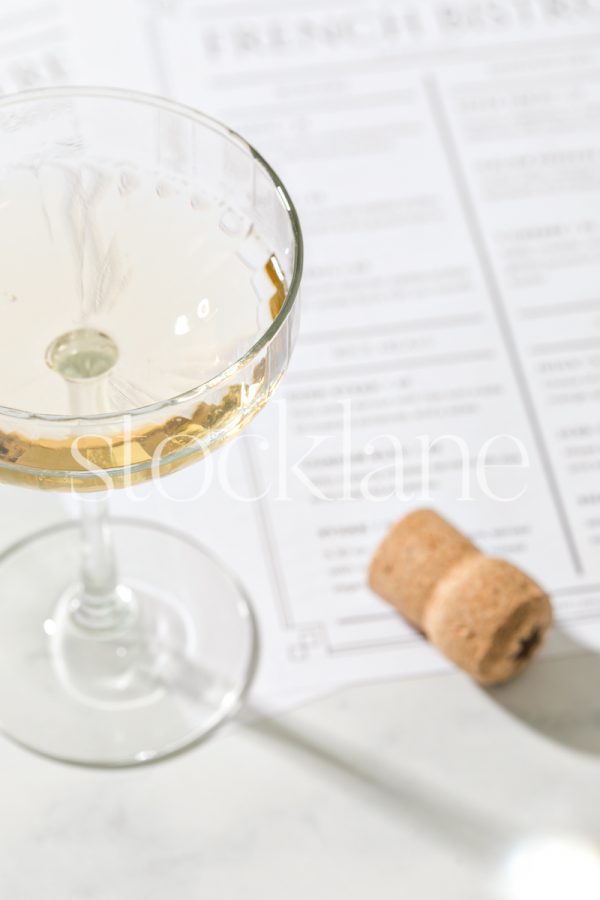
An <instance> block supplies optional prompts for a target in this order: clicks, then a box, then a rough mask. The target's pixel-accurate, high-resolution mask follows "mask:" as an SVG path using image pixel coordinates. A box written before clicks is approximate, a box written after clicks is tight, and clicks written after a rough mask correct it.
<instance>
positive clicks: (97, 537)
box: [73, 495, 130, 630]
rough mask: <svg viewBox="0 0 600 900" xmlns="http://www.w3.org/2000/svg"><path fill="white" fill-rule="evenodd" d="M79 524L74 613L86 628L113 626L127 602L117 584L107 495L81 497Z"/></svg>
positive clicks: (119, 621) (125, 596) (122, 612)
mask: <svg viewBox="0 0 600 900" xmlns="http://www.w3.org/2000/svg"><path fill="white" fill-rule="evenodd" d="M80 524H81V543H82V560H81V589H80V592H79V594H78V595H77V597H76V602H75V604H74V607H73V616H74V618H75V620H76V621H77V622H78V624H80V625H83V626H85V627H88V628H94V629H102V630H104V629H107V628H109V629H112V628H114V627H115V626H118V625H119V624H121V622H122V620H123V617H124V615H126V614H127V612H128V607H129V605H130V603H129V598H128V595H127V591H126V589H125V588H123V587H122V586H120V585H119V580H118V575H117V563H116V559H115V551H114V547H113V540H112V534H111V529H110V521H109V515H108V498H107V495H96V496H94V497H82V498H81V499H80Z"/></svg>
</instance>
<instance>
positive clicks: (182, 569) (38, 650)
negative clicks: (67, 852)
mask: <svg viewBox="0 0 600 900" xmlns="http://www.w3.org/2000/svg"><path fill="white" fill-rule="evenodd" d="M111 531H112V535H113V540H114V566H115V568H114V572H116V571H118V572H119V581H118V584H116V586H115V587H114V588H113V589H112V591H110V592H109V593H108V594H107V593H102V594H100V595H95V594H94V593H93V592H91V591H90V590H89V583H88V584H87V585H86V583H85V569H84V572H83V573H82V566H81V554H82V551H84V549H85V541H86V535H85V531H84V529H82V528H81V527H80V525H79V524H78V523H76V522H68V523H65V524H63V525H59V526H56V527H53V528H49V529H46V530H45V531H41V532H39V533H37V534H35V535H33V536H31V537H30V538H28V539H26V540H24V541H22V542H20V543H19V544H16V545H15V546H13V547H12V548H10V549H9V550H8V551H6V552H5V553H4V554H3V555H2V556H1V557H0V584H1V585H2V588H3V591H2V594H1V595H0V616H1V618H2V622H3V627H2V629H0V726H1V727H2V729H3V730H4V731H5V732H6V733H7V734H8V735H9V736H10V737H12V738H14V739H15V740H17V741H18V742H20V743H21V744H24V745H25V746H27V747H29V748H31V749H33V750H36V751H38V752H39V753H42V754H44V755H47V756H51V757H53V758H56V759H60V760H63V761H67V762H73V763H80V764H86V765H96V766H124V765H135V764H139V763H143V762H148V761H150V760H154V759H158V758H161V757H163V756H165V755H168V754H171V753H174V752H176V751H179V750H181V749H183V748H184V747H187V746H189V745H190V744H193V743H195V742H197V741H199V740H201V739H202V738H204V737H205V736H206V735H208V734H210V733H211V732H212V731H214V729H215V728H216V727H218V725H219V724H220V723H221V722H223V721H224V720H225V719H226V718H227V717H229V716H231V715H232V714H233V713H234V712H235V711H236V710H237V709H238V708H239V706H240V703H241V702H242V698H243V696H244V694H245V692H246V690H247V688H248V685H249V684H250V681H251V678H252V674H253V671H254V667H255V662H256V648H257V642H256V633H255V625H254V617H253V614H252V609H251V605H250V602H249V600H248V598H247V596H246V594H245V592H244V591H243V589H242V588H241V587H240V586H239V585H238V583H237V581H236V580H235V578H234V577H233V576H232V575H231V574H230V573H229V572H228V571H227V569H225V568H224V567H223V566H222V565H221V564H220V563H218V562H217V561H216V560H215V559H214V558H213V557H212V556H211V554H210V553H208V552H207V551H206V550H204V549H203V548H202V547H200V546H199V545H198V544H196V543H195V542H194V541H192V540H190V539H189V538H187V537H186V536H184V535H180V534H178V533H176V532H173V531H171V530H169V529H166V528H164V527H162V526H158V525H154V524H151V523H145V522H136V521H134V520H127V519H116V520H114V521H113V522H112V523H111Z"/></svg>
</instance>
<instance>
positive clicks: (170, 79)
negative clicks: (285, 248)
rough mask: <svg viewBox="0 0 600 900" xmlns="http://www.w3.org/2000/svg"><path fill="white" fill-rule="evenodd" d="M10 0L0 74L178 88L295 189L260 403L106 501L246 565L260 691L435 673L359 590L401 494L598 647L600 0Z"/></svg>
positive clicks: (28, 80)
mask: <svg viewBox="0 0 600 900" xmlns="http://www.w3.org/2000/svg"><path fill="white" fill-rule="evenodd" d="M92 7H93V8H92ZM15 9H17V8H16V7H15ZM18 10H19V12H15V13H14V14H13V16H12V18H11V17H9V16H7V23H6V27H5V28H4V31H3V34H4V40H5V42H6V43H7V46H10V47H12V48H13V49H12V50H11V51H10V52H11V53H14V56H12V57H10V59H8V57H5V58H4V62H3V63H2V66H1V68H0V84H1V85H2V87H3V88H4V90H15V89H18V88H20V87H23V86H29V85H30V84H34V83H35V84H37V83H53V82H57V81H80V82H87V83H91V82H99V83H110V84H117V85H120V86H123V87H136V88H144V89H146V90H151V91H153V92H154V93H159V94H162V95H166V96H170V97H172V98H174V99H177V100H179V101H182V102H184V103H188V104H190V105H193V106H195V107H197V108H200V109H202V110H204V111H206V112H207V113H210V114H211V115H214V116H216V117H217V118H219V119H221V120H223V121H225V122H227V123H228V124H230V125H231V126H232V127H234V128H235V129H236V130H238V131H239V132H240V133H241V134H243V135H244V136H245V137H247V138H248V139H249V140H250V141H251V142H252V143H254V144H255V146H256V147H257V148H258V149H259V150H260V151H261V153H262V154H263V155H264V156H265V157H266V158H267V159H268V160H269V161H270V162H271V163H272V165H273V166H274V168H275V169H276V171H277V172H278V174H279V175H280V176H281V178H282V179H283V181H284V183H285V184H286V186H287V188H288V189H289V191H290V193H291V195H292V197H293V199H294V201H295V203H296V205H297V207H298V211H299V214H300V219H301V222H302V226H303V230H304V236H305V245H306V246H305V251H306V265H305V274H304V279H303V286H302V310H303V311H302V327H301V331H300V336H299V340H298V344H297V347H296V350H295V353H294V356H293V362H292V364H291V367H290V370H289V373H288V375H287V376H286V379H285V381H284V383H283V384H282V386H281V388H280V389H279V391H278V393H277V394H276V395H275V398H274V399H273V401H272V403H271V404H270V405H269V406H268V407H267V408H266V409H265V410H264V411H263V412H262V413H261V414H260V415H259V416H258V418H257V419H256V420H255V423H254V424H253V425H252V426H251V428H250V429H249V430H248V431H247V432H246V433H244V434H242V435H240V437H239V438H238V439H237V440H236V441H234V442H232V443H231V444H230V445H229V446H228V447H225V448H223V449H222V450H221V451H220V452H219V453H218V454H216V455H215V457H214V460H213V461H211V463H210V464H207V465H204V464H201V465H197V466H195V467H192V468H191V469H189V470H187V471H185V472H183V473H180V474H178V475H176V476H173V477H172V478H170V479H166V480H165V481H164V483H162V484H160V485H156V486H154V487H153V488H152V489H150V488H149V487H148V486H147V485H146V486H144V488H143V490H142V488H140V493H139V496H131V495H130V496H126V495H121V496H116V497H115V510H116V511H117V512H118V511H122V510H126V511H127V512H131V510H132V507H135V509H134V513H136V514H139V515H144V516H150V517H156V518H160V519H163V520H164V519H167V520H171V521H172V522H173V523H175V524H177V525H178V527H180V528H184V529H185V530H187V531H188V532H189V533H190V534H194V535H195V536H197V537H198V538H199V539H200V540H202V541H203V542H205V543H207V544H209V545H210V546H211V548H213V549H214V550H215V552H217V553H218V554H219V555H221V556H222V557H223V558H225V559H226V560H227V561H228V563H229V564H230V565H231V566H233V567H234V568H235V569H236V570H237V571H238V572H239V574H240V577H241V578H242V580H243V581H244V583H245V584H246V586H247V588H248V590H249V592H250V594H251V596H252V597H253V600H254V603H255V606H256V610H257V615H258V619H259V623H260V629H261V640H262V653H261V663H260V667H259V672H258V676H257V680H256V685H255V694H254V700H255V703H257V704H259V705H262V706H263V707H265V708H279V707H285V706H286V705H289V704H291V703H293V702H296V701H298V700H300V699H303V698H308V697H310V696H314V695H316V694H319V693H322V692H324V691H328V690H331V689H334V688H335V687H337V686H340V685H343V684H347V683H350V682H353V681H359V680H364V679H370V678H386V677H398V676H412V675H416V674H423V673H429V672H433V671H441V670H443V669H445V668H447V665H448V664H447V663H446V662H445V661H444V660H442V659H441V658H440V657H439V655H438V654H437V652H436V651H435V650H434V649H433V648H431V647H430V646H428V644H427V643H426V642H425V641H424V639H423V638H422V637H421V636H420V635H418V634H416V633H415V632H414V631H413V630H412V629H411V628H409V626H408V625H406V624H405V623H404V622H403V621H402V620H401V619H400V618H399V617H398V616H397V615H396V614H395V613H394V612H393V610H391V609H390V608H389V607H387V606H386V605H385V604H383V603H382V602H381V601H379V600H378V599H377V598H376V597H375V596H373V595H372V594H371V593H370V591H369V589H368V587H367V585H366V571H367V566H368V562H369V558H370V555H371V554H372V552H373V549H374V547H375V546H376V544H377V542H378V541H379V540H380V538H381V537H382V535H383V533H384V531H385V529H386V528H387V527H388V526H389V525H390V524H391V523H392V522H393V521H394V520H395V519H397V518H399V517H400V516H401V515H403V514H405V513H406V512H407V511H409V510H410V509H413V508H415V507H417V506H431V507H434V508H436V509H437V510H439V511H440V512H441V513H442V514H444V515H446V516H447V517H448V518H450V519H451V520H452V521H453V522H455V523H456V524H457V525H458V526H459V527H460V528H461V529H463V530H465V531H466V532H467V533H468V534H469V535H470V536H471V537H472V538H473V539H474V540H475V541H477V542H478V543H479V545H480V546H481V547H482V549H484V550H485V551H486V552H489V553H491V554H497V555H502V556H505V557H507V558H509V559H511V560H512V561H513V562H515V563H516V564H517V565H520V566H522V567H524V568H525V569H526V570H527V571H529V572H530V573H531V574H532V575H533V576H534V577H536V578H537V579H539V580H540V581H541V582H542V583H543V584H544V585H546V586H547V588H548V589H549V590H550V592H551V593H552V597H553V602H554V605H555V610H556V617H557V634H560V633H561V632H566V633H568V634H569V635H570V637H571V640H575V641H579V642H583V643H588V642H598V641H599V640H600V53H599V51H600V2H594V0H585V2H582V0H454V2H437V0H405V2H399V0H397V2H393V3H392V2H366V0H341V2H334V0H331V2H324V0H302V2H301V3H300V2H298V0H287V2H285V3H282V2H275V0H248V2H240V0H219V2H217V0H204V2H197V0H127V2H120V3H118V4H117V3H115V2H112V0H111V2H107V3H103V4H93V5H92V4H75V3H73V2H63V3H58V4H54V5H51V4H50V5H44V6H43V7H41V6H39V5H38V6H37V7H33V6H32V7H31V11H29V12H28V11H27V10H28V8H27V4H21V5H19V7H18ZM17 20H18V29H19V30H18V34H17V32H15V34H14V36H12V35H13V32H12V30H11V29H12V28H13V27H15V28H16V27H17ZM34 24H35V27H34ZM27 29H28V30H27ZM9 42H10V43H9ZM199 589H200V590H201V586H199ZM554 643H555V645H556V647H558V645H559V643H560V642H559V641H557V639H556V636H555V639H554ZM550 649H551V650H552V647H551V648H550Z"/></svg>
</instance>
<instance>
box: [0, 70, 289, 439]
mask: <svg viewBox="0 0 600 900" xmlns="http://www.w3.org/2000/svg"><path fill="white" fill-rule="evenodd" d="M61 98H65V99H68V98H91V99H93V98H96V99H103V100H111V99H113V100H120V101H123V102H131V103H137V104H139V105H144V106H150V107H154V108H155V109H163V110H165V111H166V112H170V113H173V114H175V115H177V116H180V117H182V118H184V119H188V120H189V121H193V122H196V123H197V124H200V125H202V126H204V127H205V128H208V129H210V130H212V131H215V132H217V133H218V134H221V135H222V136H223V137H226V138H228V139H229V140H230V141H231V142H232V143H234V144H238V146H240V147H241V148H242V149H243V150H244V151H245V152H246V153H247V154H248V155H249V156H250V157H252V158H253V159H254V160H255V162H257V163H258V164H259V165H260V166H261V167H262V169H263V170H264V171H265V172H266V174H267V176H268V177H269V180H270V181H271V183H272V185H273V187H274V189H275V192H276V193H277V194H278V195H279V198H280V200H281V203H282V206H283V208H284V210H285V212H286V214H287V216H288V219H289V222H290V224H291V227H292V233H293V236H294V242H295V253H294V264H293V270H292V276H291V278H290V282H289V287H288V289H287V291H286V296H285V300H284V303H283V306H282V307H281V309H280V311H279V313H278V314H277V316H276V317H275V319H274V320H273V321H272V322H271V324H270V325H269V327H268V328H267V329H266V330H265V331H264V332H263V333H262V334H261V335H260V337H259V338H258V340H256V341H255V342H254V344H252V346H251V347H250V348H249V349H248V350H247V351H246V352H245V353H244V354H242V356H240V358H239V359H237V360H236V361H235V362H233V363H231V364H230V365H229V366H227V367H226V368H225V369H223V370H222V371H221V372H218V373H217V374H216V375H214V376H213V377H212V378H210V379H209V380H208V381H204V382H202V383H201V384H198V385H196V386H195V387H192V388H188V390H186V391H183V392H182V393H180V394H175V395H174V396H173V397H169V398H168V399H166V400H157V401H155V402H154V403H149V404H146V405H144V406H137V407H132V408H131V409H126V410H122V411H120V412H110V413H94V414H93V415H89V416H81V415H80V416H74V415H63V414H54V413H36V412H33V411H28V410H19V409H15V408H13V407H8V406H2V405H0V417H3V418H8V419H16V420H20V421H34V422H47V423H51V422H53V423H62V424H67V423H73V424H78V423H81V422H87V421H89V422H103V421H104V422H118V421H122V420H123V419H124V418H138V417H142V416H145V415H151V414H152V413H155V412H158V411H160V410H164V409H168V408H169V407H175V406H178V405H179V404H181V403H187V402H192V401H194V400H195V399H197V398H200V397H201V396H202V395H203V394H204V393H206V392H207V391H210V390H212V389H213V388H216V387H218V386H219V385H220V384H222V383H223V382H226V381H228V379H229V378H230V377H231V376H232V375H234V374H235V373H236V372H238V371H241V370H242V369H244V368H245V367H246V366H247V365H248V364H249V363H251V362H252V360H253V359H255V357H257V356H258V354H259V353H260V352H261V351H262V350H264V348H265V347H266V346H267V345H268V344H270V343H271V341H272V340H273V338H274V337H275V336H276V335H277V334H278V332H279V331H280V329H281V327H282V326H283V324H284V323H285V321H286V320H287V318H288V316H289V314H290V312H291V310H292V308H293V307H294V304H295V301H296V298H297V296H298V289H299V287H300V280H301V277H302V267H303V262H304V242H303V238H302V229H301V227H300V220H299V218H298V213H297V212H296V208H295V206H294V203H293V202H292V199H291V197H290V195H289V194H288V192H287V189H286V187H285V185H284V184H283V181H282V180H281V178H279V176H278V175H277V173H276V172H275V170H274V169H273V168H272V166H270V165H269V163H268V162H267V161H266V160H265V158H264V157H263V156H262V155H261V154H260V153H259V152H258V150H256V148H255V147H253V146H252V144H250V143H249V142H248V141H247V140H246V139H245V138H243V137H242V136H241V135H240V134H238V132H237V131H235V130H234V129H232V128H230V127H229V126H228V125H225V124H224V123H223V122H221V121H219V120H218V119H216V118H214V117H213V116H209V115H207V114H206V113H203V112H201V111H200V110H197V109H195V108H194V107H193V106H189V105H187V104H185V103H179V102H178V101H175V100H170V99H168V98H166V97H161V96H159V95H157V94H152V93H148V92H146V91H137V90H129V89H125V88H117V87H99V86H79V85H65V86H61V87H59V86H57V87H47V88H36V89H34V90H25V91H18V92H16V93H14V94H7V95H6V96H4V97H2V98H1V99H0V113H2V112H3V111H4V110H6V109H8V108H9V107H11V106H16V105H20V104H23V105H24V104H26V103H29V102H36V101H39V100H46V99H47V100H52V99H54V100H59V99H61Z"/></svg>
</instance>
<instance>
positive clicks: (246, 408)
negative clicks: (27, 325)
mask: <svg viewBox="0 0 600 900" xmlns="http://www.w3.org/2000/svg"><path fill="white" fill-rule="evenodd" d="M264 272H265V274H266V275H267V277H268V280H269V282H270V284H271V285H272V288H273V293H272V295H271V297H270V298H269V300H268V309H269V312H270V316H271V318H272V319H275V318H276V317H277V315H278V314H279V312H280V311H281V308H282V306H283V303H284V300H285V296H286V287H285V283H284V280H283V276H282V274H281V268H280V266H279V264H278V263H277V260H276V259H275V258H274V257H273V256H271V257H270V258H269V260H268V261H267V263H266V264H265V266H264ZM279 374H280V373H278V374H277V375H276V377H275V378H271V379H270V381H269V382H268V383H267V379H268V373H267V366H266V365H265V361H264V360H262V361H261V362H259V363H258V364H256V365H255V366H254V368H253V370H252V375H251V378H250V379H249V380H247V381H245V382H243V383H242V382H240V383H238V384H233V385H230V386H229V387H227V388H224V389H223V390H222V392H221V396H220V397H219V399H218V400H216V401H215V402H210V403H207V402H200V403H198V404H197V405H196V406H195V408H194V409H193V411H192V412H191V413H190V414H189V415H177V416H172V417H171V418H168V419H167V420H166V421H164V422H162V423H160V424H151V425H146V426H144V427H141V428H138V429H135V430H130V429H129V428H128V427H127V420H126V417H124V428H123V432H122V433H117V434H114V433H112V434H110V435H108V434H106V435H103V434H101V433H98V434H91V433H90V434H87V435H82V436H76V435H69V436H67V437H64V438H61V439H56V438H52V437H36V438H35V439H30V438H28V437H26V436H25V435H23V434H20V433H18V432H3V431H1V430H0V481H2V482H5V483H8V484H15V485H21V486H25V487H35V488H40V489H46V490H62V491H97V490H104V489H106V488H108V487H110V488H118V487H124V486H127V485H133V484H139V483H141V482H143V481H148V480H150V479H151V478H153V477H157V476H161V477H162V476H164V475H167V474H170V473H171V472H175V471H177V470H178V469H180V468H182V467H183V466H185V465H188V464H189V463H191V462H194V461H195V460H198V459H200V458H202V457H203V456H204V455H206V453H208V452H209V451H211V450H214V449H216V447H218V446H220V445H221V444H222V443H224V441H226V440H228V439H229V438H231V437H233V436H234V435H235V434H237V433H238V432H240V431H241V430H242V429H243V428H244V427H245V426H246V425H247V424H248V422H249V421H250V420H251V419H252V418H253V417H254V416H255V415H256V413H257V412H259V410H260V409H261V408H262V407H263V406H264V404H265V403H266V402H267V400H268V399H269V397H270V395H271V393H272V391H273V390H274V388H275V386H276V384H277V381H278V378H279ZM93 427H94V426H93V424H90V430H91V429H92V428H93ZM101 428H102V424H101V423H99V427H98V428H97V431H98V432H100V431H101Z"/></svg>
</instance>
